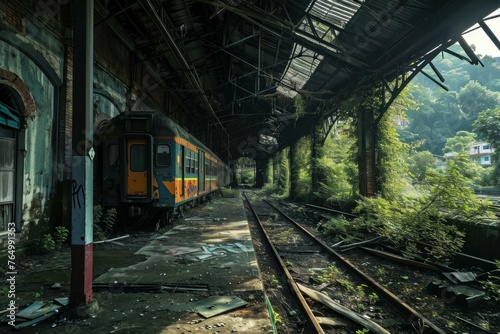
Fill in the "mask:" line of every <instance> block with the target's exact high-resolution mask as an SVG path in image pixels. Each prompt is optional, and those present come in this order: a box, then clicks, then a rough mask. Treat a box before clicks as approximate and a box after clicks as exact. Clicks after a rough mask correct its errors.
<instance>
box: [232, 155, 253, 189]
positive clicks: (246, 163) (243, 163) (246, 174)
mask: <svg viewBox="0 0 500 334" xmlns="http://www.w3.org/2000/svg"><path fill="white" fill-rule="evenodd" d="M234 173H235V177H236V182H238V184H254V182H255V160H253V159H250V158H247V157H241V158H239V159H238V160H237V161H236V163H235V165H234Z"/></svg>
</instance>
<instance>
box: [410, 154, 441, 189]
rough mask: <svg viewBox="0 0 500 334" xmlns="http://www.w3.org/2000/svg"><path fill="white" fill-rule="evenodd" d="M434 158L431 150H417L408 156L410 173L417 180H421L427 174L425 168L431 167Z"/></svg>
mask: <svg viewBox="0 0 500 334" xmlns="http://www.w3.org/2000/svg"><path fill="white" fill-rule="evenodd" d="M434 166H435V159H434V156H433V155H432V153H431V152H429V151H423V152H417V153H415V154H414V155H412V156H411V157H410V158H409V163H408V168H409V171H410V174H411V175H412V176H413V177H414V179H415V180H417V181H418V182H423V181H424V180H425V176H426V174H427V170H429V169H433V168H434Z"/></svg>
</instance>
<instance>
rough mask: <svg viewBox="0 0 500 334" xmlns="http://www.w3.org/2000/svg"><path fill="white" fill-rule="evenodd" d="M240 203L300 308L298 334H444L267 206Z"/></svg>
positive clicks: (250, 201) (381, 286)
mask: <svg viewBox="0 0 500 334" xmlns="http://www.w3.org/2000/svg"><path fill="white" fill-rule="evenodd" d="M244 198H245V201H246V204H247V205H248V206H249V207H250V210H251V211H252V213H253V216H254V217H255V221H256V222H257V223H258V225H259V228H260V229H261V230H262V235H264V236H265V238H266V240H267V241H266V242H267V243H269V249H271V250H272V253H273V254H274V255H273V257H274V259H275V261H276V262H277V263H278V264H279V266H280V268H281V270H283V274H282V275H279V276H280V277H283V279H282V280H281V281H280V283H279V284H281V285H283V286H286V287H287V288H288V289H286V290H287V291H290V292H291V293H292V294H293V296H294V299H295V301H296V303H297V304H298V305H299V308H300V310H301V319H303V322H305V323H306V324H307V326H306V327H304V329H303V332H310V333H368V331H369V332H370V333H448V332H447V331H445V330H443V329H442V328H440V327H438V326H437V325H436V324H435V323H433V322H432V321H431V320H430V319H428V318H426V317H425V316H423V315H422V314H420V313H419V312H418V311H417V310H415V309H414V308H413V307H411V306H410V305H409V304H407V303H406V302H404V301H403V300H402V299H400V298H399V297H398V296H396V295H395V294H394V293H392V292H391V291H389V289H387V288H386V287H385V286H383V285H382V284H381V283H380V282H378V281H377V280H376V279H374V278H373V277H370V276H369V275H367V274H366V273H364V272H363V271H362V270H361V269H359V268H358V267H357V266H355V265H354V264H353V263H351V262H350V261H349V260H348V259H347V258H346V257H345V256H343V255H341V254H340V253H338V252H337V251H335V250H334V249H332V248H331V247H329V246H328V245H327V244H326V243H324V242H323V241H321V240H320V239H318V238H317V237H316V236H315V235H314V234H313V233H311V232H310V231H309V230H308V229H306V228H304V227H302V225H301V224H299V223H297V222H296V221H295V220H294V219H292V218H291V217H290V216H288V215H287V214H286V213H285V212H283V211H281V210H280V209H279V208H277V207H276V206H274V205H273V204H272V203H271V202H268V201H265V200H264V201H263V200H259V201H254V200H253V199H250V198H249V197H248V196H247V195H246V193H244ZM283 291H285V288H283ZM327 324H328V325H327ZM280 333H281V332H280ZM293 333H296V332H293Z"/></svg>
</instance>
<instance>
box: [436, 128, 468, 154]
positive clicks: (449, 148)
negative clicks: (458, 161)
mask: <svg viewBox="0 0 500 334" xmlns="http://www.w3.org/2000/svg"><path fill="white" fill-rule="evenodd" d="M475 138H476V134H475V133H472V132H467V131H459V132H457V135H456V136H455V137H452V138H448V139H447V140H446V144H445V145H444V149H443V152H444V153H446V152H455V153H466V152H468V151H469V148H470V145H471V144H472V143H473V142H474V139H475Z"/></svg>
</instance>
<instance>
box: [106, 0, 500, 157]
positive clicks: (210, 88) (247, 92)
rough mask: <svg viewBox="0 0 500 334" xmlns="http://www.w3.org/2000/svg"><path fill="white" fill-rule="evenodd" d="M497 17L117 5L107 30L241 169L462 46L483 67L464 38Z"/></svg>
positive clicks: (350, 1)
mask: <svg viewBox="0 0 500 334" xmlns="http://www.w3.org/2000/svg"><path fill="white" fill-rule="evenodd" d="M499 7H500V3H499V2H498V1H497V0H474V1H456V0H455V1H453V0H260V1H259V0H168V1H166V0H165V1H162V0H125V1H124V0H108V1H107V9H108V14H107V15H108V18H107V19H112V20H113V21H115V22H118V25H119V26H120V27H121V29H123V31H124V32H125V33H126V34H127V35H128V37H129V38H130V39H131V40H132V41H133V43H134V47H135V48H136V49H138V50H140V51H141V53H142V54H144V55H145V57H146V59H147V60H148V61H151V62H152V63H154V64H155V66H156V71H158V73H165V74H166V75H165V76H164V79H165V80H164V85H165V91H167V92H168V94H171V95H173V96H175V98H176V99H178V100H179V101H182V104H183V106H184V108H185V112H186V113H189V114H190V115H191V117H192V119H194V120H196V122H197V123H198V124H200V126H201V125H204V126H206V125H207V124H210V126H211V128H213V129H214V131H215V132H217V131H218V132H219V133H220V134H221V136H222V137H223V139H224V140H227V139H229V142H230V154H231V157H232V158H237V157H238V156H242V155H247V156H250V157H252V158H255V157H258V156H265V155H269V154H272V153H274V152H276V150H277V149H278V148H279V147H282V146H285V145H287V144H289V143H290V142H291V141H292V140H293V139H294V138H296V137H297V136H299V135H302V134H304V133H306V132H308V131H311V129H312V127H311V126H312V124H314V122H315V121H316V120H318V119H319V118H326V117H329V116H332V114H335V112H336V110H337V107H338V104H339V103H341V101H342V99H345V98H348V97H349V96H351V95H352V94H353V93H354V92H355V91H356V90H358V89H359V88H360V87H364V86H369V85H373V84H376V83H382V84H384V83H385V85H386V86H387V88H389V85H388V84H387V83H388V82H390V81H391V80H394V79H395V78H397V77H399V76H400V75H401V73H403V72H407V71H410V72H411V71H416V69H417V68H418V64H420V63H424V65H426V64H428V62H429V61H430V60H432V58H434V57H435V56H436V54H438V53H439V52H440V51H443V50H445V49H446V48H447V47H448V46H450V45H452V44H454V43H456V42H459V43H460V45H462V47H463V48H464V51H465V53H466V54H467V57H465V58H464V59H465V60H466V61H469V62H470V63H472V64H478V63H479V62H480V61H479V59H477V57H476V56H475V55H474V54H473V52H472V53H471V50H470V48H469V47H468V46H467V45H466V43H464V40H463V39H462V37H461V34H462V32H464V31H465V30H466V29H468V28H470V27H471V26H473V25H474V24H476V23H478V22H481V24H482V26H483V27H484V26H485V25H486V28H485V29H487V22H486V23H484V21H483V19H484V18H485V17H486V16H487V15H488V14H490V13H491V12H493V11H494V10H496V9H497V8H499ZM436 75H438V72H436ZM438 76H439V75H438ZM167 78H168V80H167ZM297 95H299V96H300V97H301V99H300V100H301V101H302V102H301V103H304V106H305V108H303V110H302V113H301V115H300V116H298V115H297V114H296V113H295V108H294V105H295V104H296V103H297V101H296V100H297ZM324 101H330V103H329V105H328V107H324V108H323V109H322V108H321V105H322V102H324ZM332 101H333V102H332Z"/></svg>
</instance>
